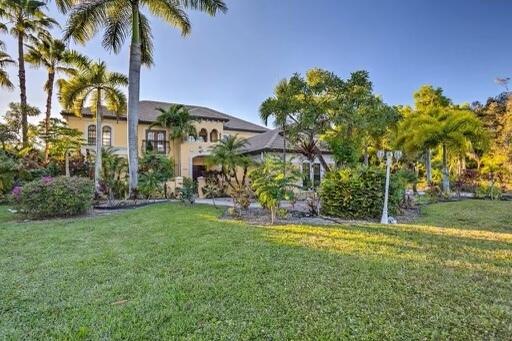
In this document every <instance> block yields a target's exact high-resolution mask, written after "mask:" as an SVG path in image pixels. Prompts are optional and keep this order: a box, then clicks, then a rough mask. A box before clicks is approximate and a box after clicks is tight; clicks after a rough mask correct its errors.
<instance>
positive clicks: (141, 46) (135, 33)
mask: <svg viewBox="0 0 512 341" xmlns="http://www.w3.org/2000/svg"><path fill="white" fill-rule="evenodd" d="M144 8H147V9H148V10H149V12H150V13H151V14H153V15H155V16H158V17H160V18H161V19H163V20H164V21H165V22H167V23H168V24H169V25H170V26H172V27H176V28H178V29H179V30H180V31H181V33H182V35H188V34H189V33H190V28H191V27H190V26H191V25H190V21H189V19H188V16H187V14H186V12H185V10H186V9H197V10H200V11H202V12H206V13H208V14H209V15H212V16H213V15H215V14H216V13H217V12H219V11H221V12H226V11H227V7H226V5H225V4H224V2H223V1H222V0H177V1H170V0H141V1H139V0H130V1H125V0H99V1H79V2H78V4H77V5H76V6H74V7H73V8H72V9H71V13H70V17H69V21H68V24H67V27H66V33H65V37H67V38H73V39H74V40H75V41H77V42H79V43H85V42H86V41H88V40H90V39H91V38H92V37H93V36H94V35H95V34H96V33H97V31H98V30H99V29H101V28H104V29H105V33H104V35H103V46H104V47H105V48H106V49H107V50H111V51H114V52H115V53H118V52H120V50H121V47H122V45H123V43H124V41H125V40H126V39H127V38H128V37H130V38H131V44H130V61H129V80H130V84H129V86H128V159H129V176H130V181H129V187H130V196H134V195H136V194H135V193H136V190H137V185H138V172H137V167H138V156H137V154H138V148H137V124H138V114H139V88H140V70H141V66H142V65H143V64H144V65H148V66H149V65H151V64H152V62H153V59H152V49H153V43H152V34H151V27H150V23H149V20H148V18H147V17H146V15H144V14H143V13H142V10H143V9H144Z"/></svg>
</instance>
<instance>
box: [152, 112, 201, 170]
mask: <svg viewBox="0 0 512 341" xmlns="http://www.w3.org/2000/svg"><path fill="white" fill-rule="evenodd" d="M156 110H158V111H159V112H160V115H158V116H157V118H156V122H155V123H154V124H153V125H152V126H160V127H162V128H166V129H169V130H170V133H169V138H170V139H171V140H172V141H174V148H175V149H176V152H177V158H176V159H177V160H176V161H177V164H176V165H175V167H176V170H175V172H176V174H181V164H180V162H181V147H180V146H181V142H182V141H183V140H184V139H186V138H187V137H188V136H190V135H192V136H197V131H196V127H195V126H194V123H195V122H197V120H196V119H195V118H194V117H192V116H191V115H190V112H189V111H188V109H187V108H186V107H185V106H184V105H180V104H177V105H171V106H170V107H169V108H167V109H163V108H156Z"/></svg>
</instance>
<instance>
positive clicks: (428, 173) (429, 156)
mask: <svg viewBox="0 0 512 341" xmlns="http://www.w3.org/2000/svg"><path fill="white" fill-rule="evenodd" d="M425 169H426V177H427V184H431V183H432V150H431V149H430V148H429V149H427V150H426V151H425Z"/></svg>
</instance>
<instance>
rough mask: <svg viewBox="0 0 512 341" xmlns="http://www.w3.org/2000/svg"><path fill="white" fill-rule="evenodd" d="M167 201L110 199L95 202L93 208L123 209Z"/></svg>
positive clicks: (167, 200) (166, 200) (165, 200)
mask: <svg viewBox="0 0 512 341" xmlns="http://www.w3.org/2000/svg"><path fill="white" fill-rule="evenodd" d="M169 201H170V200H169V199H141V200H112V201H101V202H98V203H95V204H94V206H93V207H94V209H95V210H123V209H129V208H136V207H143V206H147V205H152V204H160V203H163V202H169Z"/></svg>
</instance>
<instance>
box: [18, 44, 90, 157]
mask: <svg viewBox="0 0 512 341" xmlns="http://www.w3.org/2000/svg"><path fill="white" fill-rule="evenodd" d="M25 60H26V61H27V63H30V64H32V65H34V66H36V67H44V68H45V69H46V70H47V72H48V79H47V81H46V83H45V85H44V90H45V91H46V94H47V97H46V115H45V119H44V122H45V124H44V128H45V129H44V134H43V135H42V136H45V135H48V134H49V130H50V116H51V113H52V97H53V88H54V83H55V76H56V75H57V74H58V73H59V72H62V73H65V74H67V75H70V76H71V75H73V74H75V73H76V69H75V67H84V66H86V65H87V63H88V62H89V61H88V60H87V58H86V57H85V56H83V55H81V54H79V53H78V52H76V51H72V50H69V49H68V48H67V47H66V44H65V43H64V42H63V41H61V40H58V39H53V38H51V37H48V38H45V39H40V40H38V41H36V42H35V43H34V44H32V45H29V46H28V51H27V53H26V54H25ZM48 154H49V142H48V140H46V139H45V148H44V160H45V162H46V163H47V162H48Z"/></svg>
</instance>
